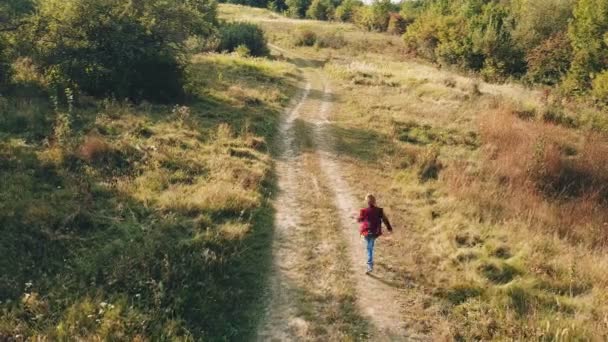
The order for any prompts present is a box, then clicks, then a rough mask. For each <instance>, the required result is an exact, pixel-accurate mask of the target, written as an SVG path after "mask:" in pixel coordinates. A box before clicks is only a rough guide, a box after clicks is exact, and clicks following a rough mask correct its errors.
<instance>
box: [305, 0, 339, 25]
mask: <svg viewBox="0 0 608 342" xmlns="http://www.w3.org/2000/svg"><path fill="white" fill-rule="evenodd" d="M334 10H335V9H334V6H333V4H332V3H331V2H330V0H313V1H312V3H311V4H310V7H308V10H306V17H308V18H311V19H317V20H329V19H332V18H333V15H334Z"/></svg>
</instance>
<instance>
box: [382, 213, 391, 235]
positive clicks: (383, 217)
mask: <svg viewBox="0 0 608 342" xmlns="http://www.w3.org/2000/svg"><path fill="white" fill-rule="evenodd" d="M382 222H384V225H385V226H386V229H388V231H389V232H392V231H393V226H391V223H390V222H389V221H388V217H386V215H384V210H382Z"/></svg>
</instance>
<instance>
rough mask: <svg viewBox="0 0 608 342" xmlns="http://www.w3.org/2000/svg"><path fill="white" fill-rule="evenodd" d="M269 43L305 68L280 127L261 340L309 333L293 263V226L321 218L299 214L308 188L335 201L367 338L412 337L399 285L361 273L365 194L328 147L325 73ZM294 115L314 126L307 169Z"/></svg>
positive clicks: (329, 99)
mask: <svg viewBox="0 0 608 342" xmlns="http://www.w3.org/2000/svg"><path fill="white" fill-rule="evenodd" d="M273 49H274V50H276V51H278V52H280V53H281V54H283V55H284V56H287V57H289V58H290V59H291V60H292V61H293V62H294V63H295V64H296V65H297V66H298V67H299V68H300V70H301V71H302V74H303V78H304V80H303V81H302V85H301V91H300V93H299V95H298V96H297V97H296V99H297V100H296V101H294V103H293V104H292V106H291V107H290V108H289V109H288V111H287V112H286V114H285V118H284V121H283V124H282V125H281V129H280V134H281V136H280V138H279V141H280V145H281V146H279V147H280V148H281V154H280V157H279V158H278V161H277V168H276V169H277V175H278V185H279V191H280V193H279V195H278V196H277V199H276V202H275V209H276V221H275V239H274V242H273V260H274V261H273V262H274V266H273V275H272V277H271V285H270V293H269V296H268V297H269V298H268V301H269V304H268V308H267V312H266V313H265V315H266V317H265V318H264V320H263V323H262V325H261V327H260V330H259V335H258V339H259V340H264V341H267V340H277V341H278V340H281V341H284V340H300V339H307V338H306V336H307V335H306V329H307V328H308V327H307V322H306V321H305V320H304V319H302V318H301V317H299V315H298V308H297V304H295V303H294V296H295V293H296V291H297V288H295V286H294V284H295V283H296V282H297V279H298V278H299V277H300V275H298V272H297V265H298V264H299V263H305V262H307V261H306V260H300V258H299V257H298V255H301V253H299V252H298V249H299V248H302V247H301V246H302V244H301V241H300V240H301V236H299V233H298V231H299V230H300V229H303V227H302V225H303V224H305V225H311V224H312V225H323V224H326V223H325V222H323V221H320V220H319V219H315V218H312V219H311V218H310V217H307V218H306V220H302V218H303V217H306V212H304V211H305V210H306V208H303V207H302V206H301V205H298V203H300V201H301V200H302V199H301V196H303V194H305V193H310V191H311V189H313V191H315V192H316V194H315V196H324V197H327V198H331V202H333V207H331V206H330V207H329V208H327V209H326V210H328V211H332V213H331V215H332V217H335V218H336V220H337V226H338V227H339V229H340V230H341V233H342V234H341V236H342V238H343V239H344V241H345V242H346V243H345V246H346V248H347V249H348V252H347V253H346V255H348V256H350V268H351V270H352V272H351V273H350V274H351V275H350V277H351V278H352V281H353V283H354V288H355V290H356V297H357V300H356V302H357V310H358V311H359V313H360V314H361V316H362V317H363V319H364V320H365V321H366V323H367V326H368V330H369V332H368V334H367V335H366V336H365V338H368V339H370V340H374V341H400V340H411V339H412V337H408V334H407V331H406V329H405V328H406V322H405V317H406V315H407V313H406V312H405V310H404V307H402V304H401V300H400V299H401V298H402V297H403V296H401V295H400V293H401V292H400V291H403V290H400V289H397V288H395V287H393V286H391V285H390V284H388V283H387V282H383V279H382V277H381V276H367V275H365V273H364V270H365V250H364V247H363V242H362V241H361V238H360V236H359V234H358V230H357V223H356V221H355V215H356V212H357V210H358V208H359V207H360V205H361V203H362V201H361V200H358V199H356V198H355V197H354V196H353V194H352V191H351V190H350V188H349V184H348V183H347V182H346V181H345V180H344V179H343V176H342V171H341V166H340V161H339V156H337V155H336V154H335V153H334V152H333V151H334V150H333V148H332V145H333V138H332V135H331V130H330V125H331V121H330V120H331V116H330V115H331V107H332V102H333V97H334V94H332V91H331V88H330V84H329V82H328V81H327V79H326V78H325V77H324V76H323V73H322V70H321V69H320V68H319V67H318V63H315V62H314V61H308V60H306V59H303V58H301V57H299V56H296V55H295V54H293V53H291V52H289V51H286V50H284V49H281V48H279V47H276V46H273ZM295 122H304V123H305V124H306V125H307V127H311V132H309V133H310V137H309V139H311V140H312V148H313V151H312V155H313V158H314V159H315V163H316V164H317V166H316V170H310V166H307V165H309V164H310V163H303V162H302V159H303V157H302V155H303V153H302V151H301V150H300V148H299V147H298V146H301V145H302V144H301V143H300V142H299V141H298V139H302V137H301V136H300V135H299V134H296V132H295V129H294V123H295ZM306 168H309V170H307V169H306ZM319 182H320V183H321V186H319ZM323 192H324V193H323ZM304 221H305V222H304ZM316 221H319V222H316ZM320 238H321V237H320ZM344 241H342V242H344ZM380 244H381V243H380ZM377 252H378V251H377ZM379 253H381V250H380V251H379ZM308 281H310V282H314V281H315V279H309V280H308ZM327 324H331V323H327Z"/></svg>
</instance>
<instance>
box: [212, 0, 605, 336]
mask: <svg viewBox="0 0 608 342" xmlns="http://www.w3.org/2000/svg"><path fill="white" fill-rule="evenodd" d="M221 13H222V15H223V16H225V17H229V18H231V19H233V20H248V21H251V22H255V23H258V24H260V25H261V26H262V27H263V28H264V29H265V31H266V32H267V34H268V37H269V38H270V40H271V42H273V43H274V44H276V45H279V46H280V47H282V48H283V49H285V50H288V51H289V52H287V51H279V52H278V53H279V54H280V55H281V56H283V57H284V58H288V60H292V61H293V62H294V63H296V65H299V64H298V63H300V64H301V63H303V65H302V66H301V67H302V68H305V69H310V70H311V71H309V72H308V73H309V74H310V76H309V78H310V79H309V80H310V81H311V82H312V89H311V90H310V93H309V95H308V98H309V99H310V101H308V102H313V104H308V103H307V102H306V103H305V105H304V108H305V109H304V110H303V109H300V110H299V117H298V119H297V120H296V121H295V122H294V128H293V129H294V132H295V133H294V134H295V138H294V139H295V142H294V146H296V148H297V151H298V153H299V154H300V155H299V157H298V158H299V159H298V162H299V163H300V164H299V165H301V166H299V168H302V169H303V170H309V171H301V173H302V174H299V175H296V176H294V177H296V178H297V179H298V180H299V182H300V183H299V186H300V188H299V189H300V190H299V193H302V195H300V196H301V197H300V198H301V199H300V201H301V202H298V203H301V204H299V205H297V206H294V207H296V208H300V209H298V214H297V216H298V217H301V218H302V220H303V222H304V223H302V225H303V227H302V228H301V231H298V232H294V233H291V235H290V236H291V238H293V239H301V241H308V242H307V244H305V243H304V242H302V244H301V245H300V248H297V253H299V254H296V255H298V257H296V260H301V264H300V263H298V262H297V261H294V263H295V266H292V267H302V270H301V271H299V272H300V273H299V274H292V273H290V272H287V274H285V275H283V276H284V277H287V278H288V279H290V280H289V281H287V283H288V285H285V286H287V288H288V289H290V291H294V292H295V294H294V300H295V302H296V304H295V307H294V308H292V312H291V315H293V319H294V321H295V322H299V323H297V324H295V326H296V327H298V328H297V329H295V328H294V329H291V330H289V332H290V333H292V334H296V336H297V338H298V339H300V338H302V339H313V340H316V339H324V338H327V337H328V336H329V337H330V339H343V338H345V336H350V338H353V339H357V338H359V337H358V336H360V335H357V334H361V333H363V334H364V335H365V336H370V337H371V339H372V340H378V339H380V340H382V339H385V338H386V339H388V340H394V339H396V338H397V337H396V336H392V337H386V335H385V333H386V332H385V333H382V329H383V328H386V327H383V325H382V324H381V323H380V326H378V324H376V322H375V321H374V320H372V321H371V322H369V321H368V322H367V323H361V320H362V319H363V321H364V322H365V321H366V320H367V319H369V316H367V317H368V318H367V319H366V318H365V317H366V308H369V306H370V305H372V304H370V303H368V302H367V301H366V300H365V299H362V298H363V297H367V296H369V295H370V294H369V293H368V292H365V291H366V290H365V287H369V286H375V285H373V280H369V278H368V280H365V279H363V280H361V279H359V277H358V276H357V275H356V274H357V272H362V271H363V262H362V261H363V258H360V259H354V260H351V261H350V263H351V267H352V270H353V272H354V274H349V273H347V274H343V273H341V272H340V270H341V269H342V268H341V267H342V266H341V263H342V262H343V261H340V260H334V257H333V256H335V255H336V253H338V254H337V255H340V257H339V259H341V260H342V259H346V260H348V259H350V258H348V253H349V251H348V249H352V248H360V247H358V246H359V245H358V243H355V244H350V242H348V239H349V236H350V235H349V234H351V233H352V230H354V229H355V223H354V221H353V220H352V217H353V216H354V212H355V211H356V210H357V209H358V207H359V206H363V205H364V203H363V198H364V195H365V194H366V193H368V192H373V193H377V194H378V195H379V197H380V203H381V204H383V205H384V206H385V209H386V210H387V212H388V213H389V215H390V217H391V220H392V221H393V225H395V226H397V228H395V230H396V232H395V234H394V235H393V236H391V237H389V238H386V239H382V238H381V239H380V240H379V242H378V243H379V245H380V247H379V252H378V259H379V260H378V261H377V266H378V267H377V268H378V271H377V273H376V277H377V279H376V280H377V281H378V282H382V283H384V286H383V287H382V286H381V287H379V289H380V291H383V292H382V294H381V295H380V297H385V298H384V299H382V298H374V300H377V301H380V305H377V306H378V307H379V308H378V310H380V311H379V312H380V314H379V315H380V316H381V317H382V316H383V314H385V315H388V316H387V317H382V318H379V319H380V320H383V319H385V320H389V321H390V320H391V319H392V320H393V321H392V323H395V326H393V327H391V328H390V329H389V331H390V330H393V331H399V329H400V328H404V329H405V335H406V336H409V338H410V339H423V340H427V339H428V340H437V339H447V340H451V339H456V340H492V339H494V340H504V339H516V340H520V339H521V340H528V339H542V340H587V339H591V340H594V339H598V340H602V339H603V337H602V336H604V338H605V336H606V333H607V332H606V326H605V325H604V323H602V317H604V315H605V310H606V308H607V306H606V304H607V302H606V297H605V295H604V294H605V292H606V284H607V283H606V277H605V275H604V270H605V267H606V262H607V259H606V257H605V256H604V253H603V252H604V248H605V241H606V240H605V238H606V235H605V222H606V218H607V211H606V207H605V203H606V202H605V197H603V198H604V199H602V196H605V194H606V193H605V192H602V191H603V190H601V189H602V188H603V185H601V184H603V183H602V182H604V180H605V179H606V178H605V177H606V174H607V171H608V170H606V165H608V163H606V157H605V156H606V155H608V154H607V153H606V152H608V144H607V140H606V137H605V135H604V134H603V133H601V130H599V131H598V130H593V129H591V130H590V129H588V128H584V127H581V126H572V125H568V124H567V121H560V120H547V118H546V117H547V116H548V115H550V114H547V112H549V113H551V111H552V110H554V109H553V107H551V106H552V104H551V102H548V101H547V99H546V92H545V91H542V90H534V89H529V88H525V87H524V86H522V85H518V84H509V83H506V84H488V83H485V82H483V81H481V80H479V79H475V78H470V77H465V76H462V75H459V74H457V73H454V72H450V71H445V70H438V69H437V68H436V67H434V66H431V65H426V64H424V63H423V62H417V61H414V60H411V59H407V58H405V57H404V55H403V53H402V52H403V45H402V44H403V43H402V41H401V40H400V39H399V37H398V36H390V35H384V34H377V33H366V32H362V31H360V30H358V29H356V28H354V27H353V26H351V25H349V24H335V23H326V22H318V21H302V20H300V21H294V20H291V19H284V18H282V17H280V16H278V15H276V14H273V13H270V12H267V11H264V10H256V9H244V8H243V7H238V6H224V7H222V8H221ZM304 36H306V37H309V36H313V37H315V39H316V43H314V42H313V43H312V44H311V45H312V46H310V47H306V46H298V45H301V43H300V42H301V40H300V39H301V37H304ZM315 74H316V76H315ZM317 82H320V83H317ZM301 88H305V87H303V86H301ZM324 92H325V95H323V93H324ZM315 101H317V102H316V103H317V104H316V105H315V104H314V102H315ZM318 101H326V102H327V103H325V104H324V103H320V104H319V103H318ZM549 101H550V100H549ZM314 106H316V107H314ZM560 110H561V111H562V113H564V114H561V115H565V116H566V117H568V116H571V117H573V118H575V120H579V118H583V116H582V115H593V116H595V117H597V118H598V119H599V120H602V117H604V115H605V113H602V112H601V111H595V112H594V109H592V108H585V107H581V106H579V107H578V111H577V112H573V111H571V110H569V109H568V108H562V109H560ZM323 111H327V113H324V114H323ZM581 113H585V114H581ZM325 115H326V116H327V118H326V119H325V118H323V116H325ZM319 116H321V117H319ZM319 120H320V121H319ZM319 125H320V126H319ZM574 127H579V128H574ZM328 159H329V161H328ZM336 172H339V173H340V174H339V175H336V174H335V173H336ZM311 180H312V181H313V182H312V184H314V187H313V188H311V186H310V184H311ZM582 183H587V184H591V183H593V184H597V185H596V186H595V188H594V189H590V188H588V187H587V186H585V185H583V184H582ZM295 186H296V187H297V186H298V185H295ZM345 188H347V189H348V190H345ZM595 190H597V191H598V192H596V191H595ZM290 191H291V190H290ZM345 191H347V192H349V193H350V194H349V195H348V196H347V197H350V198H351V200H352V202H351V203H349V204H350V205H351V207H347V208H344V199H345V197H344V196H346V195H345ZM310 198H313V199H312V200H311V199H310ZM332 199H333V200H332ZM311 201H312V202H311ZM332 202H333V203H332ZM294 207H290V208H292V209H291V210H292V211H293V210H294V209H293V208H294ZM319 208H323V209H322V212H327V213H329V214H326V215H329V216H328V218H327V219H325V216H323V215H322V214H319V210H320V209H319ZM349 211H350V212H349ZM332 212H333V214H332ZM351 213H352V214H351ZM349 214H350V215H349ZM344 216H345V217H344ZM311 217H318V218H317V219H312V218H311ZM306 218H309V219H306ZM349 218H350V220H349ZM311 221H312V222H311ZM315 222H319V224H320V225H326V224H323V223H321V222H329V224H328V225H329V227H328V228H320V227H318V225H319V224H316V223H315ZM334 227H335V228H334ZM339 228H342V229H345V230H344V231H343V233H342V236H338V241H334V239H333V238H328V239H325V238H323V239H320V241H319V239H317V238H316V236H317V234H321V235H323V236H325V235H326V234H328V236H333V235H332V234H335V233H334V232H335V230H336V229H337V230H341V229H339ZM321 229H325V230H321ZM319 230H321V232H319ZM325 231H327V233H325ZM330 232H331V233H330ZM345 239H346V240H345ZM315 241H316V242H315ZM319 243H321V245H320V246H319V245H318V244H319ZM311 249H312V250H314V251H316V252H313V255H309V253H311V252H310V251H311ZM344 249H346V251H344ZM332 251H343V252H332ZM361 252H362V251H361ZM330 255H331V256H330ZM357 260H358V262H359V264H358V263H357ZM300 265H301V266H300ZM318 265H322V267H321V269H327V268H329V269H331V270H333V271H332V272H330V274H327V273H326V272H323V271H321V270H320V269H319V267H318ZM290 269H291V268H290ZM298 270H300V269H299V268H298ZM336 277H338V280H336V279H335V278H336ZM308 279H315V280H317V281H318V282H315V283H314V284H313V283H310V282H308ZM361 281H362V282H364V283H363V285H362V287H363V289H362V288H361V286H359V285H358V284H357V283H358V282H361ZM368 282H369V283H368ZM301 291H304V292H305V293H307V294H308V293H311V295H307V296H304V297H303V296H302V294H301ZM361 291H363V292H364V293H361ZM334 293H335V295H334V296H329V294H334ZM391 293H394V296H393V295H392V294H391ZM344 296H347V297H346V298H350V299H351V300H352V301H353V302H354V303H355V305H358V304H359V307H360V308H361V309H360V310H361V311H359V312H361V313H363V317H361V316H358V315H355V316H353V315H352V312H351V311H350V309H348V308H350V307H351V306H350V305H351V303H350V301H349V302H347V303H348V304H349V305H346V304H345V303H344V298H345V297H344ZM350 296H352V297H350ZM361 301H364V302H363V303H361ZM392 301H396V302H397V305H395V304H394V303H391V302H392ZM393 306H395V307H397V309H398V310H400V315H401V316H400V317H397V318H396V317H393V315H392V311H390V310H392V309H391V307H393ZM336 307H338V308H342V309H341V311H338V312H336V310H338V309H336ZM372 307H374V305H372ZM389 317H390V318H389ZM300 319H303V320H304V322H305V323H302V322H301V321H300ZM346 319H348V320H349V321H348V322H345V323H350V324H351V325H354V326H356V327H358V329H361V328H363V327H365V328H366V330H365V332H360V331H359V330H358V329H354V328H352V327H349V326H346V327H343V328H342V329H340V327H341V325H338V324H337V323H338V322H342V321H343V320H346ZM326 322H332V323H333V324H330V325H328V324H327V323H326ZM345 323H341V324H345ZM302 327H304V328H302ZM375 329H380V331H379V332H378V331H377V330H375ZM353 333H354V334H353ZM389 333H390V332H389ZM383 335H384V336H385V337H382V336H383ZM389 336H390V335H389Z"/></svg>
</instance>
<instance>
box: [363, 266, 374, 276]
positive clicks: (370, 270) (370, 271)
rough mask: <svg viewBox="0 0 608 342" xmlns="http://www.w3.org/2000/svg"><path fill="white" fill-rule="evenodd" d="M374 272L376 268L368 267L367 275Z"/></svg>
mask: <svg viewBox="0 0 608 342" xmlns="http://www.w3.org/2000/svg"><path fill="white" fill-rule="evenodd" d="M373 270H374V268H373V267H372V266H367V271H365V274H370V273H372V271H373Z"/></svg>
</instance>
